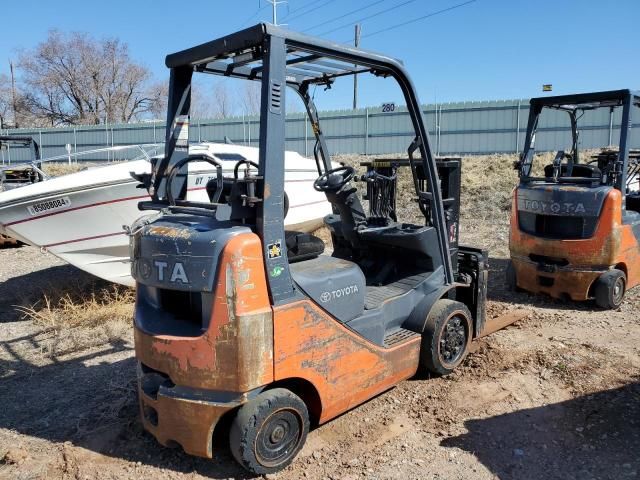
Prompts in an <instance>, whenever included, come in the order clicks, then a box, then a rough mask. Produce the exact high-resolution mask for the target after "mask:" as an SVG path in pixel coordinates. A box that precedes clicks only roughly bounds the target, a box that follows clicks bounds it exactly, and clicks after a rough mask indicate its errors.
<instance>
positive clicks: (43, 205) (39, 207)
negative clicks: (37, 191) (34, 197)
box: [27, 197, 71, 216]
mask: <svg viewBox="0 0 640 480" xmlns="http://www.w3.org/2000/svg"><path fill="white" fill-rule="evenodd" d="M70 206H71V200H69V197H62V198H54V199H53V200H47V201H46V202H40V203H34V204H33V205H29V206H28V207H27V210H29V213H30V214H31V215H32V216H33V215H40V214H42V213H49V212H51V211H54V210H62V209H63V208H68V207H70Z"/></svg>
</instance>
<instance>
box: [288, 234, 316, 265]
mask: <svg viewBox="0 0 640 480" xmlns="http://www.w3.org/2000/svg"><path fill="white" fill-rule="evenodd" d="M284 236H285V244H286V245H287V258H288V260H289V263H296V262H301V261H303V260H309V259H311V258H316V257H317V256H319V255H322V253H323V252H324V242H323V241H322V240H321V239H320V238H318V237H316V236H315V235H311V234H310V233H302V232H295V231H285V232H284Z"/></svg>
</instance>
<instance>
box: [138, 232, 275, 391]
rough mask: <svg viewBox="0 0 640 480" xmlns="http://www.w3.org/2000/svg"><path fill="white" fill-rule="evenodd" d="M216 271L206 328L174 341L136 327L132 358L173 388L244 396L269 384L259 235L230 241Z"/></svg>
mask: <svg viewBox="0 0 640 480" xmlns="http://www.w3.org/2000/svg"><path fill="white" fill-rule="evenodd" d="M218 271H219V272H220V273H219V283H218V285H217V287H216V289H215V292H214V300H213V302H214V304H213V309H212V315H211V320H210V322H209V327H208V329H207V330H206V331H205V332H204V333H203V334H202V335H201V336H199V337H178V336H170V335H153V334H150V333H148V332H145V331H143V330H142V329H141V328H140V327H139V326H138V325H136V328H135V346H136V357H137V358H138V359H139V360H140V361H141V362H143V363H144V364H145V365H147V366H149V367H151V368H153V369H155V370H158V371H160V372H163V373H166V374H167V375H169V376H170V377H171V380H172V381H173V382H174V383H176V384H177V385H184V386H189V387H194V388H204V389H212V390H215V389H220V390H228V391H236V392H244V391H248V390H251V389H254V388H256V387H259V386H262V385H265V384H268V383H270V382H271V381H272V380H273V322H272V318H271V309H270V306H269V297H268V295H267V287H266V280H265V274H264V263H263V261H262V246H261V243H260V240H259V238H258V236H257V235H255V234H241V235H237V236H236V237H233V238H232V239H231V240H230V241H229V243H228V245H227V246H226V247H225V249H224V251H223V253H222V258H221V261H220V263H219V270H218Z"/></svg>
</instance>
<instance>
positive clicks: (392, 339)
mask: <svg viewBox="0 0 640 480" xmlns="http://www.w3.org/2000/svg"><path fill="white" fill-rule="evenodd" d="M414 337H420V334H419V333H416V332H412V331H411V330H406V329H404V328H400V329H398V330H394V331H393V332H390V333H388V334H387V336H386V337H384V346H385V348H391V347H394V346H396V345H398V344H400V343H403V342H406V341H407V340H409V339H411V338H414Z"/></svg>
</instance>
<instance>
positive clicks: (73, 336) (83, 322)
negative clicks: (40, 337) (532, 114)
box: [17, 285, 135, 357]
mask: <svg viewBox="0 0 640 480" xmlns="http://www.w3.org/2000/svg"><path fill="white" fill-rule="evenodd" d="M134 298H135V292H134V290H132V289H129V288H124V287H120V286H116V285H112V286H109V287H103V288H99V289H97V290H96V289H94V288H88V289H87V290H86V291H82V290H79V291H75V292H66V293H59V294H58V295H52V294H49V295H44V296H43V298H42V300H40V301H38V302H36V303H35V304H33V305H31V306H21V307H17V308H18V310H19V311H20V312H21V313H22V314H23V317H24V318H26V319H30V320H31V321H33V323H34V324H35V325H37V326H40V327H42V328H43V331H45V332H47V333H48V334H49V335H48V336H47V338H46V340H45V341H44V342H41V344H40V351H41V352H42V353H43V354H44V355H45V356H48V357H59V356H61V355H65V354H69V353H73V352H77V351H80V350H84V349H87V348H91V347H94V346H97V345H102V344H105V343H110V342H114V341H121V340H122V339H126V338H128V337H130V336H131V323H132V318H133V305H134Z"/></svg>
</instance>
